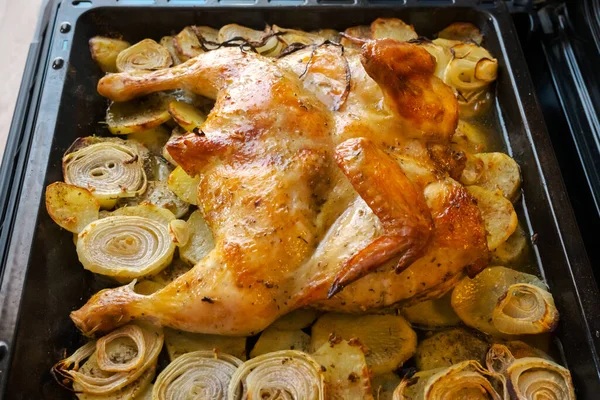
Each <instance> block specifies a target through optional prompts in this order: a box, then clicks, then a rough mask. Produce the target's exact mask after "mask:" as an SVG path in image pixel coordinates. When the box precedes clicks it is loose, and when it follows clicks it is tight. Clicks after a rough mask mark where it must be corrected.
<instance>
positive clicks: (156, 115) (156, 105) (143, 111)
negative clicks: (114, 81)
mask: <svg viewBox="0 0 600 400" xmlns="http://www.w3.org/2000/svg"><path fill="white" fill-rule="evenodd" d="M171 99H172V97H170V96H167V95H164V94H161V93H154V94H151V95H149V96H147V97H145V98H143V99H136V100H132V101H126V102H123V103H116V102H113V103H111V104H110V106H109V107H108V109H107V110H106V124H107V125H108V130H109V131H110V132H111V133H112V134H114V135H127V134H129V133H134V132H143V131H146V130H148V129H151V128H155V127H157V126H159V125H162V124H164V123H165V122H167V121H168V120H170V119H171V115H170V114H169V110H168V108H169V102H170V101H171Z"/></svg>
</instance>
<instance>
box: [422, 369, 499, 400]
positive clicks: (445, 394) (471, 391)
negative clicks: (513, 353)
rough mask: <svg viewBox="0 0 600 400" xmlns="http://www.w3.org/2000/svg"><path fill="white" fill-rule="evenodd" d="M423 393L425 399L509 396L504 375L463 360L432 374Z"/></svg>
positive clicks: (494, 399)
mask: <svg viewBox="0 0 600 400" xmlns="http://www.w3.org/2000/svg"><path fill="white" fill-rule="evenodd" d="M424 395H425V396H424V398H425V400H434V399H459V398H469V399H473V400H475V399H482V400H483V399H493V400H508V399H509V398H510V397H509V395H508V390H507V387H506V379H505V378H504V376H502V375H501V374H497V373H494V372H489V371H487V370H486V369H485V368H483V367H482V366H481V364H479V363H478V362H477V361H464V362H461V363H459V364H455V365H453V366H451V367H450V368H447V369H445V370H443V371H440V372H438V373H437V374H435V375H433V376H432V377H431V378H429V380H428V381H427V384H426V386H425V391H424Z"/></svg>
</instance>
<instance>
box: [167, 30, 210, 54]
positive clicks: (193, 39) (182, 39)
mask: <svg viewBox="0 0 600 400" xmlns="http://www.w3.org/2000/svg"><path fill="white" fill-rule="evenodd" d="M173 46H174V47H175V50H176V51H177V55H178V57H179V59H180V60H181V61H187V60H189V59H190V58H194V57H196V56H197V55H198V54H200V53H203V52H204V50H202V45H200V41H199V40H198V37H197V36H196V33H195V32H194V29H192V27H191V26H186V27H185V28H183V30H182V31H181V32H179V33H178V34H177V35H176V36H175V38H174V39H173Z"/></svg>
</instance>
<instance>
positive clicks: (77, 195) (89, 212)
mask: <svg viewBox="0 0 600 400" xmlns="http://www.w3.org/2000/svg"><path fill="white" fill-rule="evenodd" d="M46 210H48V214H49V215H50V218H52V220H53V221H54V222H56V223H57V224H58V226H60V227H61V228H63V229H66V230H68V231H69V232H73V233H79V232H81V231H82V230H83V228H85V227H86V226H87V225H88V224H89V223H90V222H93V221H95V220H97V219H98V218H99V217H98V212H99V211H100V203H99V202H98V200H97V199H96V198H95V197H94V195H93V194H92V193H91V192H90V191H89V190H87V189H85V188H81V187H79V186H75V185H69V184H68V183H64V182H54V183H52V184H50V185H48V187H47V188H46Z"/></svg>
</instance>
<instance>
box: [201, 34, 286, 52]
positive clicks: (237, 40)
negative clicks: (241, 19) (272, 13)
mask: <svg viewBox="0 0 600 400" xmlns="http://www.w3.org/2000/svg"><path fill="white" fill-rule="evenodd" d="M284 33H285V32H271V33H269V34H267V35H266V36H265V37H263V38H262V40H261V41H259V42H257V41H252V40H248V39H246V38H244V37H242V36H236V37H233V38H231V39H228V40H226V41H224V42H221V43H217V42H213V41H211V40H206V39H204V37H198V40H199V41H200V46H201V47H202V50H204V51H211V50H217V49H220V48H221V47H238V46H239V47H240V48H241V49H242V50H244V48H250V49H251V50H252V51H253V52H255V53H257V51H256V49H257V48H258V47H263V46H265V45H266V44H267V42H268V41H269V40H270V39H271V38H273V37H278V36H281V35H283V34H284ZM196 36H197V35H196ZM206 45H209V46H213V47H212V48H209V47H207V46H206Z"/></svg>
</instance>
